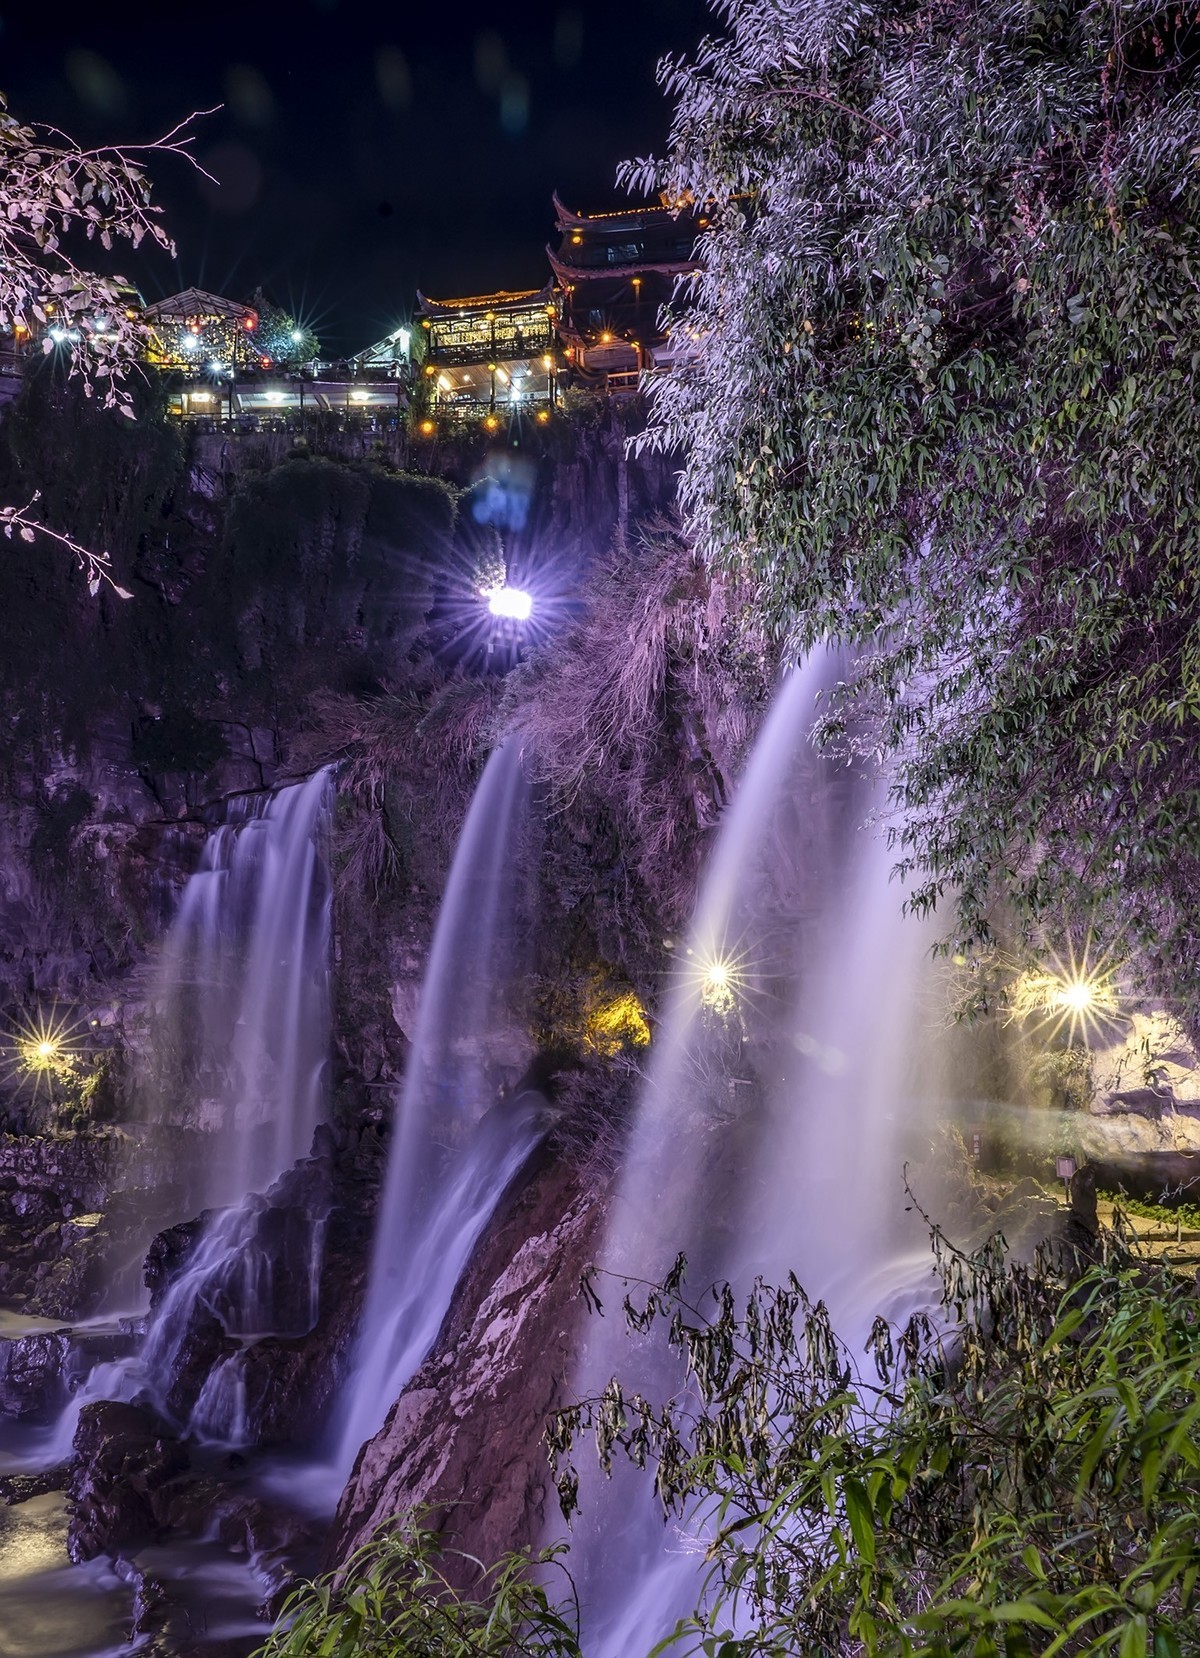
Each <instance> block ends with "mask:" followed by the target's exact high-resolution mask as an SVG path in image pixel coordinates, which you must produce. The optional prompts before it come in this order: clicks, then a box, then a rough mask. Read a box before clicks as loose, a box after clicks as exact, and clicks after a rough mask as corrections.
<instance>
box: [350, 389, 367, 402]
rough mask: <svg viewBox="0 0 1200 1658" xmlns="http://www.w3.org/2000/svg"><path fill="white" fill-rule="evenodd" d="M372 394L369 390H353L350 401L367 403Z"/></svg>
mask: <svg viewBox="0 0 1200 1658" xmlns="http://www.w3.org/2000/svg"><path fill="white" fill-rule="evenodd" d="M370 395H371V394H370V392H369V391H352V392H351V393H350V401H351V403H365V402H366V401H367V399H368V398H369V397H370Z"/></svg>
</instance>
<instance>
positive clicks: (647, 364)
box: [546, 195, 706, 392]
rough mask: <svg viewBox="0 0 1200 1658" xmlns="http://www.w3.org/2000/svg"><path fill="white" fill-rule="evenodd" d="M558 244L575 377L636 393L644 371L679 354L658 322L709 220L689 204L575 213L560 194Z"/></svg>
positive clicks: (557, 268) (563, 330)
mask: <svg viewBox="0 0 1200 1658" xmlns="http://www.w3.org/2000/svg"><path fill="white" fill-rule="evenodd" d="M554 211H555V222H556V226H557V229H558V233H559V245H558V247H557V248H547V249H546V253H547V255H548V256H549V259H550V266H551V269H552V270H553V272H554V276H555V280H556V282H557V284H558V289H559V293H560V317H559V335H560V338H561V340H562V345H563V350H564V352H565V354H566V359H567V363H568V365H569V366H570V368H571V369H572V370H573V375H572V378H575V379H577V380H578V381H580V382H581V383H582V384H584V385H592V386H594V387H596V388H597V389H598V390H602V391H611V392H620V391H625V390H633V389H634V388H635V387H636V385H637V380H638V375H639V374H640V373H641V371H642V370H643V369H649V368H655V367H661V366H663V365H664V364H665V362H666V361H668V360H669V359H670V357H671V355H672V348H671V345H670V342H669V341H668V340H667V339H666V337H665V336H664V334H663V331H662V329H661V328H660V327H659V323H658V313H659V308H660V306H662V305H664V304H665V303H666V302H667V301H668V300H669V299H670V298H671V295H672V293H673V292H674V289H675V284H676V282H677V280H678V278H679V277H680V276H683V275H686V273H687V272H689V271H692V270H695V268H696V266H695V262H694V260H693V258H692V249H693V247H694V245H695V240H696V234H697V231H698V230H702V229H703V228H704V226H705V223H706V221H705V219H704V218H703V217H702V216H699V215H698V214H697V213H696V211H695V210H694V209H692V208H690V207H687V206H683V207H665V206H663V207H660V206H655V207H635V208H628V209H626V210H624V211H622V212H619V213H593V214H584V213H572V212H571V211H570V209H569V208H566V207H564V206H563V204H562V202H561V201H560V200H559V199H558V197H557V195H556V196H555V197H554Z"/></svg>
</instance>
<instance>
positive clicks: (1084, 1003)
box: [1054, 982, 1098, 1013]
mask: <svg viewBox="0 0 1200 1658" xmlns="http://www.w3.org/2000/svg"><path fill="white" fill-rule="evenodd" d="M1097 994H1098V992H1097V989H1096V986H1095V985H1094V984H1087V983H1082V982H1080V983H1076V984H1064V985H1063V987H1062V989H1061V990H1060V991H1059V992H1058V994H1057V996H1056V997H1055V998H1054V1000H1055V1004H1056V1005H1057V1006H1058V1007H1065V1008H1069V1009H1070V1010H1071V1012H1072V1013H1083V1012H1084V1011H1085V1010H1086V1009H1087V1008H1092V1007H1095V1006H1096V1001H1097Z"/></svg>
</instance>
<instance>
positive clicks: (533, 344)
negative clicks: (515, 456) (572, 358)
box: [417, 283, 558, 413]
mask: <svg viewBox="0 0 1200 1658" xmlns="http://www.w3.org/2000/svg"><path fill="white" fill-rule="evenodd" d="M417 300H418V306H419V311H420V320H421V328H422V331H423V333H424V335H425V351H424V357H425V365H424V371H423V372H424V376H425V377H426V379H428V381H429V389H430V394H431V399H432V402H433V405H434V406H435V407H436V408H438V409H441V410H444V411H447V412H451V413H452V412H454V411H455V410H459V411H461V412H464V413H471V412H473V411H478V410H481V409H482V410H487V411H489V412H493V413H496V412H501V411H504V410H513V409H516V408H518V407H520V406H522V405H530V404H532V405H538V404H540V405H543V406H545V405H546V404H548V403H553V402H555V401H556V399H557V395H558V390H557V387H558V339H557V335H556V332H555V324H556V321H557V308H556V306H555V303H554V295H553V292H552V289H551V285H550V284H549V283H547V284H546V286H545V287H544V288H530V289H527V290H526V291H525V292H523V293H508V292H501V293H497V294H481V295H479V296H477V297H475V298H473V299H427V298H426V296H425V295H424V294H421V293H418V295H417Z"/></svg>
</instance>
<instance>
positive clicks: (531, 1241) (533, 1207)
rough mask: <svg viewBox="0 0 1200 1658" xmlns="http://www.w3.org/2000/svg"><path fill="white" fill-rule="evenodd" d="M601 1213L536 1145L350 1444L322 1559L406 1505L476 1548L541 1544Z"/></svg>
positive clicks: (482, 1553)
mask: <svg viewBox="0 0 1200 1658" xmlns="http://www.w3.org/2000/svg"><path fill="white" fill-rule="evenodd" d="M603 1213H604V1197H603V1193H602V1192H598V1191H597V1190H596V1189H595V1187H594V1185H586V1186H585V1184H584V1182H583V1181H581V1179H580V1177H579V1176H578V1174H576V1173H574V1172H572V1171H571V1170H570V1169H569V1168H568V1167H566V1166H565V1165H564V1164H562V1163H561V1162H557V1161H555V1160H554V1159H553V1158H552V1157H551V1156H550V1155H549V1154H548V1153H545V1152H543V1153H539V1154H537V1156H536V1158H535V1160H534V1162H533V1164H532V1165H531V1166H530V1167H529V1168H528V1169H527V1171H526V1173H525V1175H524V1177H523V1179H522V1181H521V1182H520V1184H519V1186H518V1188H517V1189H516V1190H514V1191H512V1192H511V1193H510V1194H509V1197H508V1199H507V1200H506V1202H505V1203H504V1205H503V1207H502V1209H501V1211H500V1212H499V1213H498V1214H497V1215H496V1216H495V1218H494V1219H493V1222H492V1224H491V1226H490V1227H489V1228H488V1229H487V1232H486V1233H485V1235H484V1237H483V1238H482V1239H481V1240H480V1244H479V1246H478V1248H477V1249H476V1252H475V1256H474V1258H473V1260H472V1262H471V1264H470V1266H469V1268H468V1270H467V1272H466V1274H465V1275H464V1278H463V1280H462V1283H461V1284H460V1285H459V1288H458V1292H457V1294H456V1295H455V1298H454V1303H453V1305H452V1306H451V1308H450V1311H449V1313H448V1314H447V1317H446V1321H445V1323H444V1325H443V1327H442V1331H441V1334H440V1335H439V1337H438V1340H437V1343H436V1345H435V1347H434V1349H433V1351H432V1352H431V1353H430V1355H429V1357H428V1358H427V1359H426V1361H425V1363H424V1364H423V1365H422V1366H421V1368H420V1370H419V1371H418V1372H417V1374H416V1375H415V1376H414V1377H413V1379H412V1381H411V1382H410V1383H409V1385H408V1387H407V1388H406V1389H405V1391H404V1392H403V1394H402V1395H401V1396H400V1398H399V1399H398V1400H397V1401H396V1403H395V1404H394V1405H393V1406H392V1408H391V1410H390V1411H389V1413H388V1417H387V1421H386V1422H385V1424H384V1426H383V1428H382V1429H381V1430H380V1431H379V1433H378V1434H377V1435H376V1436H375V1438H374V1439H371V1440H369V1441H368V1442H367V1444H366V1445H364V1447H363V1449H362V1451H361V1452H360V1454H359V1457H358V1461H357V1463H356V1464H355V1468H354V1472H353V1474H352V1476H351V1478H350V1482H349V1484H348V1485H347V1487H346V1491H345V1493H344V1495H343V1497H342V1500H341V1503H340V1505H339V1507H338V1513H337V1519H336V1521H335V1523H334V1530H333V1534H332V1537H331V1540H330V1543H329V1545H328V1548H327V1557H328V1559H329V1560H330V1562H331V1563H334V1564H336V1563H338V1562H340V1561H343V1560H345V1559H347V1558H348V1557H349V1556H350V1555H351V1554H352V1553H353V1552H354V1551H355V1549H357V1548H359V1547H361V1546H362V1545H363V1544H364V1543H365V1542H367V1540H368V1539H369V1538H370V1536H371V1534H372V1533H373V1531H374V1530H375V1529H376V1528H377V1527H378V1526H379V1525H380V1524H381V1523H383V1522H384V1521H386V1520H387V1519H389V1518H391V1517H393V1516H395V1515H397V1514H403V1513H406V1512H407V1511H408V1510H410V1509H412V1508H420V1509H422V1510H424V1511H425V1522H426V1523H427V1524H428V1525H429V1526H430V1527H431V1529H434V1530H438V1531H441V1532H442V1533H443V1534H445V1535H446V1537H447V1540H448V1541H449V1542H450V1543H451V1544H452V1546H453V1547H454V1548H458V1549H463V1550H466V1551H467V1552H469V1553H473V1554H475V1555H477V1557H478V1558H479V1559H481V1560H493V1559H495V1558H497V1557H498V1556H499V1555H500V1554H502V1553H503V1552H504V1551H505V1550H506V1549H510V1548H515V1547H520V1546H522V1545H534V1546H536V1545H537V1543H538V1541H539V1539H540V1537H541V1534H542V1529H543V1523H544V1521H545V1520H546V1519H547V1517H548V1514H549V1508H550V1504H551V1503H552V1502H553V1501H555V1500H556V1499H555V1495H554V1491H553V1487H552V1483H551V1478H550V1468H549V1464H548V1462H547V1460H546V1454H545V1450H544V1447H543V1445H542V1435H543V1433H544V1431H545V1427H546V1422H547V1419H548V1417H549V1414H550V1412H551V1411H553V1410H554V1409H555V1407H556V1406H557V1405H559V1404H561V1403H563V1402H565V1401H564V1398H563V1392H562V1389H563V1387H564V1378H565V1377H566V1376H567V1375H568V1374H569V1371H570V1363H571V1356H572V1354H573V1353H574V1352H575V1351H576V1348H577V1342H578V1328H579V1323H580V1320H581V1319H582V1318H583V1317H584V1316H586V1315H585V1312H584V1307H583V1302H582V1300H581V1297H580V1295H579V1283H580V1278H581V1277H582V1274H583V1271H584V1269H585V1267H586V1266H587V1264H588V1263H589V1261H590V1260H591V1259H592V1256H593V1254H594V1252H595V1248H596V1245H597V1241H598V1234H599V1229H600V1226H601V1224H602V1219H603ZM448 1569H449V1570H450V1571H451V1572H453V1560H452V1557H448Z"/></svg>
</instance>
